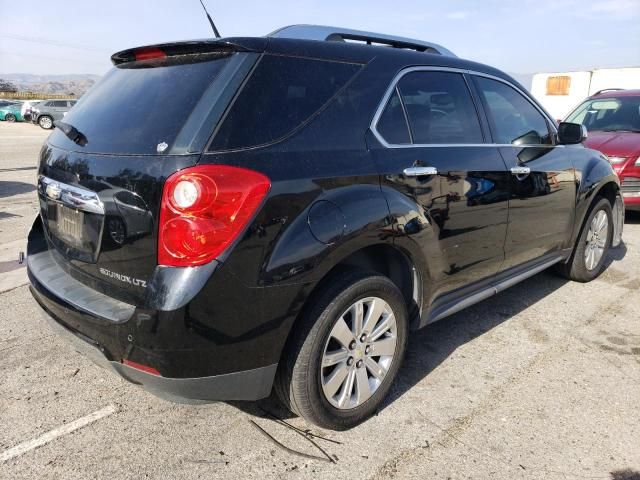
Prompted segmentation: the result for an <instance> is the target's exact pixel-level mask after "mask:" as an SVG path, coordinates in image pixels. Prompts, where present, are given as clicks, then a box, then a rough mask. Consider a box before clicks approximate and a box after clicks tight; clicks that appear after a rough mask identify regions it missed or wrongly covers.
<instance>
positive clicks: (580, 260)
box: [556, 198, 614, 282]
mask: <svg viewBox="0 0 640 480" xmlns="http://www.w3.org/2000/svg"><path fill="white" fill-rule="evenodd" d="M613 229H614V224H613V212H612V209H611V203H609V201H608V200H607V199H606V198H599V199H596V201H595V203H594V204H593V207H592V208H591V211H590V212H589V215H587V218H586V220H585V222H584V225H583V226H582V230H581V231H580V236H579V237H578V241H577V243H576V246H575V248H574V249H573V253H572V255H571V258H570V259H569V261H568V262H567V263H565V264H560V265H558V266H557V268H556V271H557V272H558V273H560V274H561V275H562V276H564V277H566V278H568V279H570V280H574V281H576V282H590V281H591V280H593V279H594V278H596V277H598V275H600V274H601V273H602V271H603V270H604V268H605V262H606V257H607V252H608V251H609V248H610V246H611V241H612V239H613Z"/></svg>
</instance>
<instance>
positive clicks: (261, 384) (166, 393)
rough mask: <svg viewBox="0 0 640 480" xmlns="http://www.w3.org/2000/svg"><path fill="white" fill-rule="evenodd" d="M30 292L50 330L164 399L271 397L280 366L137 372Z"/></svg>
mask: <svg viewBox="0 0 640 480" xmlns="http://www.w3.org/2000/svg"><path fill="white" fill-rule="evenodd" d="M31 293H32V294H33V296H34V298H35V299H36V301H37V302H38V304H39V306H40V307H41V308H40V312H41V314H42V317H43V318H44V320H45V321H46V323H47V324H48V325H49V328H51V330H53V331H54V332H55V333H56V334H58V335H60V336H61V337H63V338H65V339H66V340H67V341H68V342H69V343H70V344H71V345H72V346H73V348H74V350H76V351H77V352H79V353H81V354H82V355H84V356H85V357H87V358H89V359H90V360H91V361H92V362H94V363H95V364H96V365H99V366H100V367H103V368H105V369H106V370H110V371H112V372H114V373H116V374H118V375H119V376H121V377H122V378H124V379H125V380H127V381H129V382H131V383H134V384H136V385H140V386H142V387H143V388H144V389H145V390H147V391H149V392H150V393H153V394H154V395H156V396H158V397H160V398H164V399H165V400H169V401H173V402H178V403H199V402H202V401H205V402H206V401H216V400H258V399H260V398H264V397H267V396H269V393H270V392H271V386H272V384H273V379H274V377H275V374H276V369H277V364H274V365H269V366H266V367H261V368H255V369H252V370H244V371H240V372H233V373H227V374H223V375H214V376H210V377H197V378H167V377H162V376H159V375H153V374H150V373H146V372H143V371H141V370H137V369H135V368H132V367H129V366H128V365H125V364H123V363H120V362H118V361H115V360H110V359H109V358H108V357H107V354H106V352H105V351H104V348H103V347H102V346H101V345H100V344H99V343H98V342H96V341H93V340H92V339H90V338H88V337H86V336H84V335H82V334H81V333H80V332H78V331H74V330H72V329H70V328H68V327H67V326H65V325H63V324H62V323H61V321H60V320H59V319H57V318H54V317H53V313H52V312H50V311H47V309H46V307H45V306H44V305H43V304H42V303H40V300H42V297H41V294H40V293H39V292H38V290H37V289H36V288H35V287H34V286H33V285H32V286H31Z"/></svg>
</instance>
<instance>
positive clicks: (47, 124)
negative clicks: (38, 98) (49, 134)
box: [38, 115, 53, 130]
mask: <svg viewBox="0 0 640 480" xmlns="http://www.w3.org/2000/svg"><path fill="white" fill-rule="evenodd" d="M38 125H40V128H44V129H45V130H51V129H52V128H53V118H51V117H50V116H49V115H42V116H41V117H40V118H38Z"/></svg>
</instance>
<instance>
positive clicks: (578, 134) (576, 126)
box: [558, 122, 587, 145]
mask: <svg viewBox="0 0 640 480" xmlns="http://www.w3.org/2000/svg"><path fill="white" fill-rule="evenodd" d="M586 139H587V127H585V126H584V125H582V124H580V123H569V122H560V125H558V143H560V144H562V145H575V144H576V143H582V142H584V141H585V140H586Z"/></svg>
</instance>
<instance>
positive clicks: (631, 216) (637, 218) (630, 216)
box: [623, 211, 640, 235]
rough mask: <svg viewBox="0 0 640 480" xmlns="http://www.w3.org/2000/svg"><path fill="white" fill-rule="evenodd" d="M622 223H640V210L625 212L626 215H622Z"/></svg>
mask: <svg viewBox="0 0 640 480" xmlns="http://www.w3.org/2000/svg"><path fill="white" fill-rule="evenodd" d="M624 223H628V224H631V225H638V224H639V223H640V212H629V211H628V212H626V215H625V216H624ZM623 235H624V233H623Z"/></svg>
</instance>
